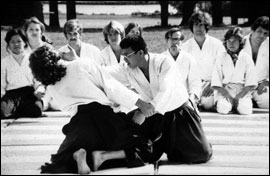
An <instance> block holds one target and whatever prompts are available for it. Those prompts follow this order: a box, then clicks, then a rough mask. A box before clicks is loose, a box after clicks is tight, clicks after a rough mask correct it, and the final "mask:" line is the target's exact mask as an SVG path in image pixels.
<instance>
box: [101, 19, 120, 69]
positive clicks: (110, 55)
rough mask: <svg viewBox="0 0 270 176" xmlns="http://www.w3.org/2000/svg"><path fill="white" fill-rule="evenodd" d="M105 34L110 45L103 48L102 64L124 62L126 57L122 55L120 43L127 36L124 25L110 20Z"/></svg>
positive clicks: (104, 31) (104, 30)
mask: <svg viewBox="0 0 270 176" xmlns="http://www.w3.org/2000/svg"><path fill="white" fill-rule="evenodd" d="M103 35H104V39H105V41H106V43H107V44H108V45H107V46H106V47H105V48H104V49H103V50H101V60H102V61H101V65H103V66H111V65H117V64H119V63H120V62H123V61H124V58H123V56H122V55H121V48H120V46H119V44H120V42H121V40H122V39H123V38H124V37H125V30H124V26H123V25H122V24H120V23H119V22H117V21H110V22H109V24H108V25H106V26H105V27H104V28H103Z"/></svg>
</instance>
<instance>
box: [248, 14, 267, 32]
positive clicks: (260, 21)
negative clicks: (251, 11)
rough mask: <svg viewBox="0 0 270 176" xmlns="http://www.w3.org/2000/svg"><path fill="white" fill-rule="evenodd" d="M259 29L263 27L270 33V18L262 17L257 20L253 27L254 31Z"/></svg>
mask: <svg viewBox="0 0 270 176" xmlns="http://www.w3.org/2000/svg"><path fill="white" fill-rule="evenodd" d="M258 27H262V28H263V29H265V30H267V31H269V17H267V16H261V17H259V18H257V19H256V20H255V22H254V23H253V24H252V26H251V30H252V31H256V29H257V28H258Z"/></svg>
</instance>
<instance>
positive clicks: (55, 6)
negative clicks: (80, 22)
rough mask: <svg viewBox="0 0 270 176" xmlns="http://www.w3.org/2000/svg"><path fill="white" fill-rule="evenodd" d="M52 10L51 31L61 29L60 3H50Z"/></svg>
mask: <svg viewBox="0 0 270 176" xmlns="http://www.w3.org/2000/svg"><path fill="white" fill-rule="evenodd" d="M49 10H50V25H49V27H50V29H59V28H60V23H59V16H58V1H49Z"/></svg>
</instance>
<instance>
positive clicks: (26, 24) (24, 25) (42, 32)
mask: <svg viewBox="0 0 270 176" xmlns="http://www.w3.org/2000/svg"><path fill="white" fill-rule="evenodd" d="M31 23H34V24H39V26H40V29H41V40H42V41H43V42H46V43H48V44H53V42H52V41H51V40H50V39H49V38H48V37H46V36H45V35H44V32H45V26H44V24H43V23H42V22H41V21H39V19H38V18H37V17H31V18H29V19H26V20H25V22H24V24H23V30H24V32H25V34H26V31H27V29H28V27H29V25H30V24H31Z"/></svg>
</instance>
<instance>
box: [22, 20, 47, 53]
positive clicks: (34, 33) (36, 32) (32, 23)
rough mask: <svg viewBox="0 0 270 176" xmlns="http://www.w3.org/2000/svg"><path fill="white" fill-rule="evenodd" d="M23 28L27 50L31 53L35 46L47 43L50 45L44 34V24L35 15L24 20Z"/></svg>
mask: <svg viewBox="0 0 270 176" xmlns="http://www.w3.org/2000/svg"><path fill="white" fill-rule="evenodd" d="M23 30H24V33H25V36H26V37H27V40H28V46H29V47H28V48H27V51H28V52H29V53H30V54H31V53H32V52H33V51H34V50H36V49H37V48H39V47H41V46H44V45H47V46H51V47H52V41H50V40H49V39H48V38H47V37H46V36H45V35H44V32H45V26H44V24H43V23H42V22H40V21H39V20H38V18H37V17H31V18H29V19H26V20H25V23H24V24H23Z"/></svg>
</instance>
